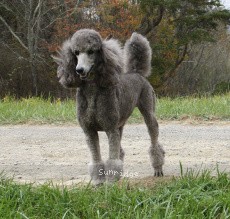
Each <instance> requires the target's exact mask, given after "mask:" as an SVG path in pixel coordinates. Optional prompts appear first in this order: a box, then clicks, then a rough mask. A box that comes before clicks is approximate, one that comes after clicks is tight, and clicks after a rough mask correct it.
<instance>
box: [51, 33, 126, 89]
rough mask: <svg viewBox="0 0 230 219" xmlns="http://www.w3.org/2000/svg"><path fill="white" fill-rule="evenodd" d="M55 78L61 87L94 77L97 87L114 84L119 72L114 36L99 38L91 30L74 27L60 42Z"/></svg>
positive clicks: (119, 53) (120, 65)
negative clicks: (65, 38)
mask: <svg viewBox="0 0 230 219" xmlns="http://www.w3.org/2000/svg"><path fill="white" fill-rule="evenodd" d="M53 58H54V60H55V61H56V62H57V63H58V65H59V67H58V70H57V72H58V77H59V81H60V83H61V84H62V85H64V86H65V87H79V86H81V85H82V84H84V83H83V82H87V81H90V80H94V81H95V82H96V83H97V85H98V86H100V87H110V86H114V85H116V84H117V83H118V81H119V74H121V73H122V72H123V52H122V49H121V46H120V43H119V42H118V41H117V40H114V39H106V40H102V38H101V36H100V34H99V33H98V32H96V31H94V30H91V29H81V30H78V31H77V32H76V33H75V34H74V35H73V36H72V37H71V38H70V39H68V40H67V41H65V42H64V44H63V45H62V48H61V49H60V51H59V56H58V57H53Z"/></svg>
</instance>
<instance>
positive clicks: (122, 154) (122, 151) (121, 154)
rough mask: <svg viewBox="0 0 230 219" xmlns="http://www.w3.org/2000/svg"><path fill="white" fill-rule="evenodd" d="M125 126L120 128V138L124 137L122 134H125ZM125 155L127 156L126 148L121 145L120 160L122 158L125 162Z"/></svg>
mask: <svg viewBox="0 0 230 219" xmlns="http://www.w3.org/2000/svg"><path fill="white" fill-rule="evenodd" d="M123 128H124V126H122V127H120V128H119V132H120V140H121V138H122V134H123ZM124 157H125V151H124V149H123V148H122V147H121V146H120V160H122V161H123V162H124Z"/></svg>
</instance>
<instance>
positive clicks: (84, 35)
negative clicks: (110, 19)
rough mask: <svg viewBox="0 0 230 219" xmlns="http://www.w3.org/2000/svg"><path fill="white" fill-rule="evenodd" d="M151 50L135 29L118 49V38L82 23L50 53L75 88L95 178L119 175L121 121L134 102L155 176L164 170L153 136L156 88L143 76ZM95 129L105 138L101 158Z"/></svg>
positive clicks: (147, 71)
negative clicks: (143, 125) (82, 26)
mask: <svg viewBox="0 0 230 219" xmlns="http://www.w3.org/2000/svg"><path fill="white" fill-rule="evenodd" d="M151 55H152V51H151V48H150V46H149V42H148V41H147V39H146V38H145V37H143V36H142V35H140V34H137V33H133V34H132V36H131V38H130V39H129V40H128V41H127V42H126V43H125V46H124V49H122V48H121V46H120V43H119V42H118V41H117V40H114V39H109V40H103V39H102V38H101V36H100V35H99V33H98V32H96V31H94V30H91V29H81V30H79V31H77V32H76V33H75V34H74V35H73V36H72V37H71V38H70V39H69V40H67V41H66V42H64V44H63V46H62V48H61V50H60V51H59V56H58V57H54V60H55V61H56V63H57V64H58V69H57V75H58V78H59V82H60V83H61V84H62V85H63V86H64V87H67V88H77V103H78V104H77V117H78V121H79V123H80V125H81V127H82V129H83V131H84V133H85V135H86V140H87V144H88V147H89V150H90V153H91V157H92V161H91V163H90V165H89V173H90V176H91V179H92V181H93V183H94V184H101V183H103V182H105V181H106V180H107V181H109V182H113V181H116V180H118V179H119V178H120V176H121V174H122V171H123V160H124V150H123V149H122V147H121V138H122V132H123V127H124V125H125V122H126V121H127V119H128V118H129V116H130V115H131V113H132V111H133V109H134V108H135V107H138V109H139V110H140V112H141V113H142V115H143V117H144V120H145V123H146V125H147V127H148V132H149V135H150V138H151V146H150V148H149V154H150V159H151V164H152V166H153V168H154V170H155V176H163V171H162V166H163V164H164V154H165V152H164V150H163V148H162V146H161V145H160V144H159V142H158V133H159V131H158V123H157V120H156V118H155V115H154V111H155V94H154V91H153V89H152V87H151V85H150V84H149V82H148V81H147V80H146V78H145V77H147V76H149V75H150V73H151ZM98 131H105V132H106V134H107V136H108V139H109V158H108V160H107V161H106V162H103V161H102V158H101V153H100V146H99V138H98Z"/></svg>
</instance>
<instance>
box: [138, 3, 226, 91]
mask: <svg viewBox="0 0 230 219" xmlns="http://www.w3.org/2000/svg"><path fill="white" fill-rule="evenodd" d="M139 4H140V7H141V9H142V10H143V14H144V16H143V19H142V22H141V25H140V26H139V28H138V31H139V32H141V33H142V34H144V35H146V36H147V37H148V38H149V39H150V40H151V42H152V46H153V71H154V72H155V74H153V76H152V78H151V79H150V80H151V82H152V84H154V85H155V86H156V87H158V88H159V91H161V92H165V91H166V90H167V86H168V82H169V80H170V79H171V78H172V77H175V75H176V72H177V71H176V70H177V68H178V67H179V66H180V64H181V63H182V62H183V61H184V60H185V59H186V58H188V56H187V55H188V50H189V47H191V46H193V45H196V44H200V43H202V42H214V40H215V37H214V36H215V31H216V30H217V27H218V26H219V24H220V23H221V24H227V23H229V19H230V12H229V11H228V10H226V9H224V8H223V7H221V6H222V5H221V3H220V1H219V0H140V1H139Z"/></svg>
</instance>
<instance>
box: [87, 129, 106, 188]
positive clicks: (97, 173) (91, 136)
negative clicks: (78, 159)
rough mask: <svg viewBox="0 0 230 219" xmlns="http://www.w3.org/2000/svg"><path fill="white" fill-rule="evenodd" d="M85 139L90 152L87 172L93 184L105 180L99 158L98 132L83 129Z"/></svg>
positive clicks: (102, 164) (102, 165) (103, 169)
mask: <svg viewBox="0 0 230 219" xmlns="http://www.w3.org/2000/svg"><path fill="white" fill-rule="evenodd" d="M85 134H86V141H87V144H88V147H89V149H90V152H91V157H92V158H91V163H90V164H89V174H90V177H91V180H92V183H93V184H94V185H99V184H102V183H103V182H105V168H104V163H103V161H102V159H101V153H100V145H99V138H98V133H97V132H96V131H92V130H90V131H89V130H87V131H85Z"/></svg>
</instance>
